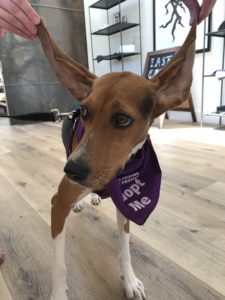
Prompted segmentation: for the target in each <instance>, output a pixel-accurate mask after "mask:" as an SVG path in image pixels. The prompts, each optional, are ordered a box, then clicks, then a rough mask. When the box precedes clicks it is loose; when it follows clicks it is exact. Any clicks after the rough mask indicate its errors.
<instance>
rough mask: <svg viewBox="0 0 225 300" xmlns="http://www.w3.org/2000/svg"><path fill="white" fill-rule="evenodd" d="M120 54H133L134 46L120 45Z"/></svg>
mask: <svg viewBox="0 0 225 300" xmlns="http://www.w3.org/2000/svg"><path fill="white" fill-rule="evenodd" d="M119 51H120V53H132V52H135V45H134V44H129V45H122V46H120V50H119Z"/></svg>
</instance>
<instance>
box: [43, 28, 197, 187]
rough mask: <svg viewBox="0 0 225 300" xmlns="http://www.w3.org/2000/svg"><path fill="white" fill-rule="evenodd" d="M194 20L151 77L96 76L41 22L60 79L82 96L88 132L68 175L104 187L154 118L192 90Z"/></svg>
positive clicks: (125, 74)
mask: <svg viewBox="0 0 225 300" xmlns="http://www.w3.org/2000/svg"><path fill="white" fill-rule="evenodd" d="M195 33H196V25H193V26H192V27H191V30H190V32H189V35H188V37H187V39H186V41H185V42H184V44H183V46H182V47H181V48H180V50H179V52H178V53H177V54H176V56H175V57H174V59H173V60H172V61H171V62H170V63H169V64H168V65H167V66H166V67H165V68H164V69H163V70H161V71H160V72H159V73H158V74H157V75H156V76H155V77H153V78H152V79H151V80H147V79H145V78H143V77H141V76H137V75H135V74H133V73H129V72H121V73H120V72H118V73H109V74H107V75H104V76H101V77H97V76H95V75H94V74H92V73H91V72H90V71H88V70H87V69H86V68H85V67H84V66H82V65H80V64H79V63H77V62H76V61H74V60H72V59H71V58H69V57H67V56H66V55H65V54H63V53H62V52H61V51H60V50H59V49H58V47H57V46H56V45H55V43H54V41H53V40H52V39H51V37H50V35H49V34H48V32H47V30H46V28H45V27H44V25H43V23H41V24H40V25H39V30H38V36H39V38H40V40H41V42H42V46H43V49H44V51H45V54H46V56H47V57H48V60H49V62H50V63H51V65H52V67H53V69H54V71H55V73H56V75H57V77H58V79H59V80H60V82H61V83H62V84H63V85H64V86H65V87H66V88H67V89H68V90H69V91H70V93H71V94H72V95H73V96H74V97H75V98H76V99H78V100H79V101H80V105H81V118H82V122H83V126H84V128H85V133H84V136H83V138H82V140H81V142H80V143H79V145H78V146H76V147H75V148H74V151H73V153H72V154H71V155H70V157H69V159H68V162H67V165H66V168H65V170H66V173H67V174H68V176H69V178H70V179H73V180H74V181H76V182H78V183H80V184H82V185H84V186H87V187H91V188H93V189H101V188H102V187H103V186H104V185H105V184H106V183H108V182H109V181H110V179H111V178H112V177H114V176H115V175H116V174H118V173H119V172H120V171H121V170H122V169H123V168H124V165H125V163H126V161H127V159H128V158H129V156H130V155H131V154H132V151H133V150H134V149H135V148H137V146H138V145H140V144H141V143H143V141H145V138H146V136H147V133H148V129H149V126H150V125H151V123H152V122H153V120H154V119H155V118H156V117H158V116H160V115H161V114H162V113H164V112H166V111H167V110H168V109H171V108H173V107H175V106H177V105H179V104H180V103H182V102H183V101H184V100H186V99H187V97H188V96H189V93H190V86H191V82H192V66H193V61H194V56H195V38H196V34H195Z"/></svg>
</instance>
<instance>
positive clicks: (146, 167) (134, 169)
mask: <svg viewBox="0 0 225 300" xmlns="http://www.w3.org/2000/svg"><path fill="white" fill-rule="evenodd" d="M83 134H84V128H83V126H82V123H81V122H80V121H78V122H77V126H76V136H77V140H78V142H80V140H81V139H82V136H83ZM69 148H70V149H67V150H69V151H67V154H69V153H71V145H70V146H69ZM161 176H162V174H161V169H160V166H159V163H158V159H157V156H156V154H155V151H154V149H153V147H152V143H151V141H150V137H149V135H148V137H147V139H146V141H145V143H144V145H143V146H142V148H141V149H140V150H138V152H137V154H135V156H134V157H132V158H131V159H130V160H129V161H128V162H127V163H126V165H125V168H124V169H123V171H122V173H121V174H120V175H119V176H117V177H114V178H113V179H112V180H111V181H110V182H109V183H108V184H107V185H106V186H105V190H104V191H101V192H97V193H98V194H99V195H100V196H101V197H102V198H105V197H109V196H110V197H111V198H112V200H113V202H114V204H115V205H116V207H117V209H118V210H119V211H120V212H121V214H123V215H124V216H125V217H126V218H127V219H128V220H131V221H133V222H135V223H136V224H138V225H143V224H144V223H145V221H146V220H147V218H148V217H149V215H150V214H151V213H152V211H153V210H154V208H155V207H156V205H157V202H158V198H159V192H160V184H161Z"/></svg>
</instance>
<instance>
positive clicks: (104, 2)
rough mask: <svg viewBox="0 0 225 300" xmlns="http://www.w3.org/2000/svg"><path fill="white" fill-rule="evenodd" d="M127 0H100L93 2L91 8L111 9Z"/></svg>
mask: <svg viewBox="0 0 225 300" xmlns="http://www.w3.org/2000/svg"><path fill="white" fill-rule="evenodd" d="M124 1H126V0H99V1H97V2H95V3H94V4H92V5H91V6H90V7H91V8H100V9H110V8H112V7H114V6H116V5H118V4H120V3H122V2H124Z"/></svg>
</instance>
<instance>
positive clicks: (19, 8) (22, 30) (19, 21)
mask: <svg viewBox="0 0 225 300" xmlns="http://www.w3.org/2000/svg"><path fill="white" fill-rule="evenodd" d="M39 23H40V16H39V15H38V14H37V13H36V12H35V10H34V9H33V8H32V7H31V5H30V4H29V3H28V2H27V0H0V37H1V36H2V35H3V34H4V32H5V30H8V31H11V32H13V33H16V34H18V35H20V36H22V37H24V38H26V39H29V40H32V39H35V37H36V33H37V26H36V25H37V24H39Z"/></svg>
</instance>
